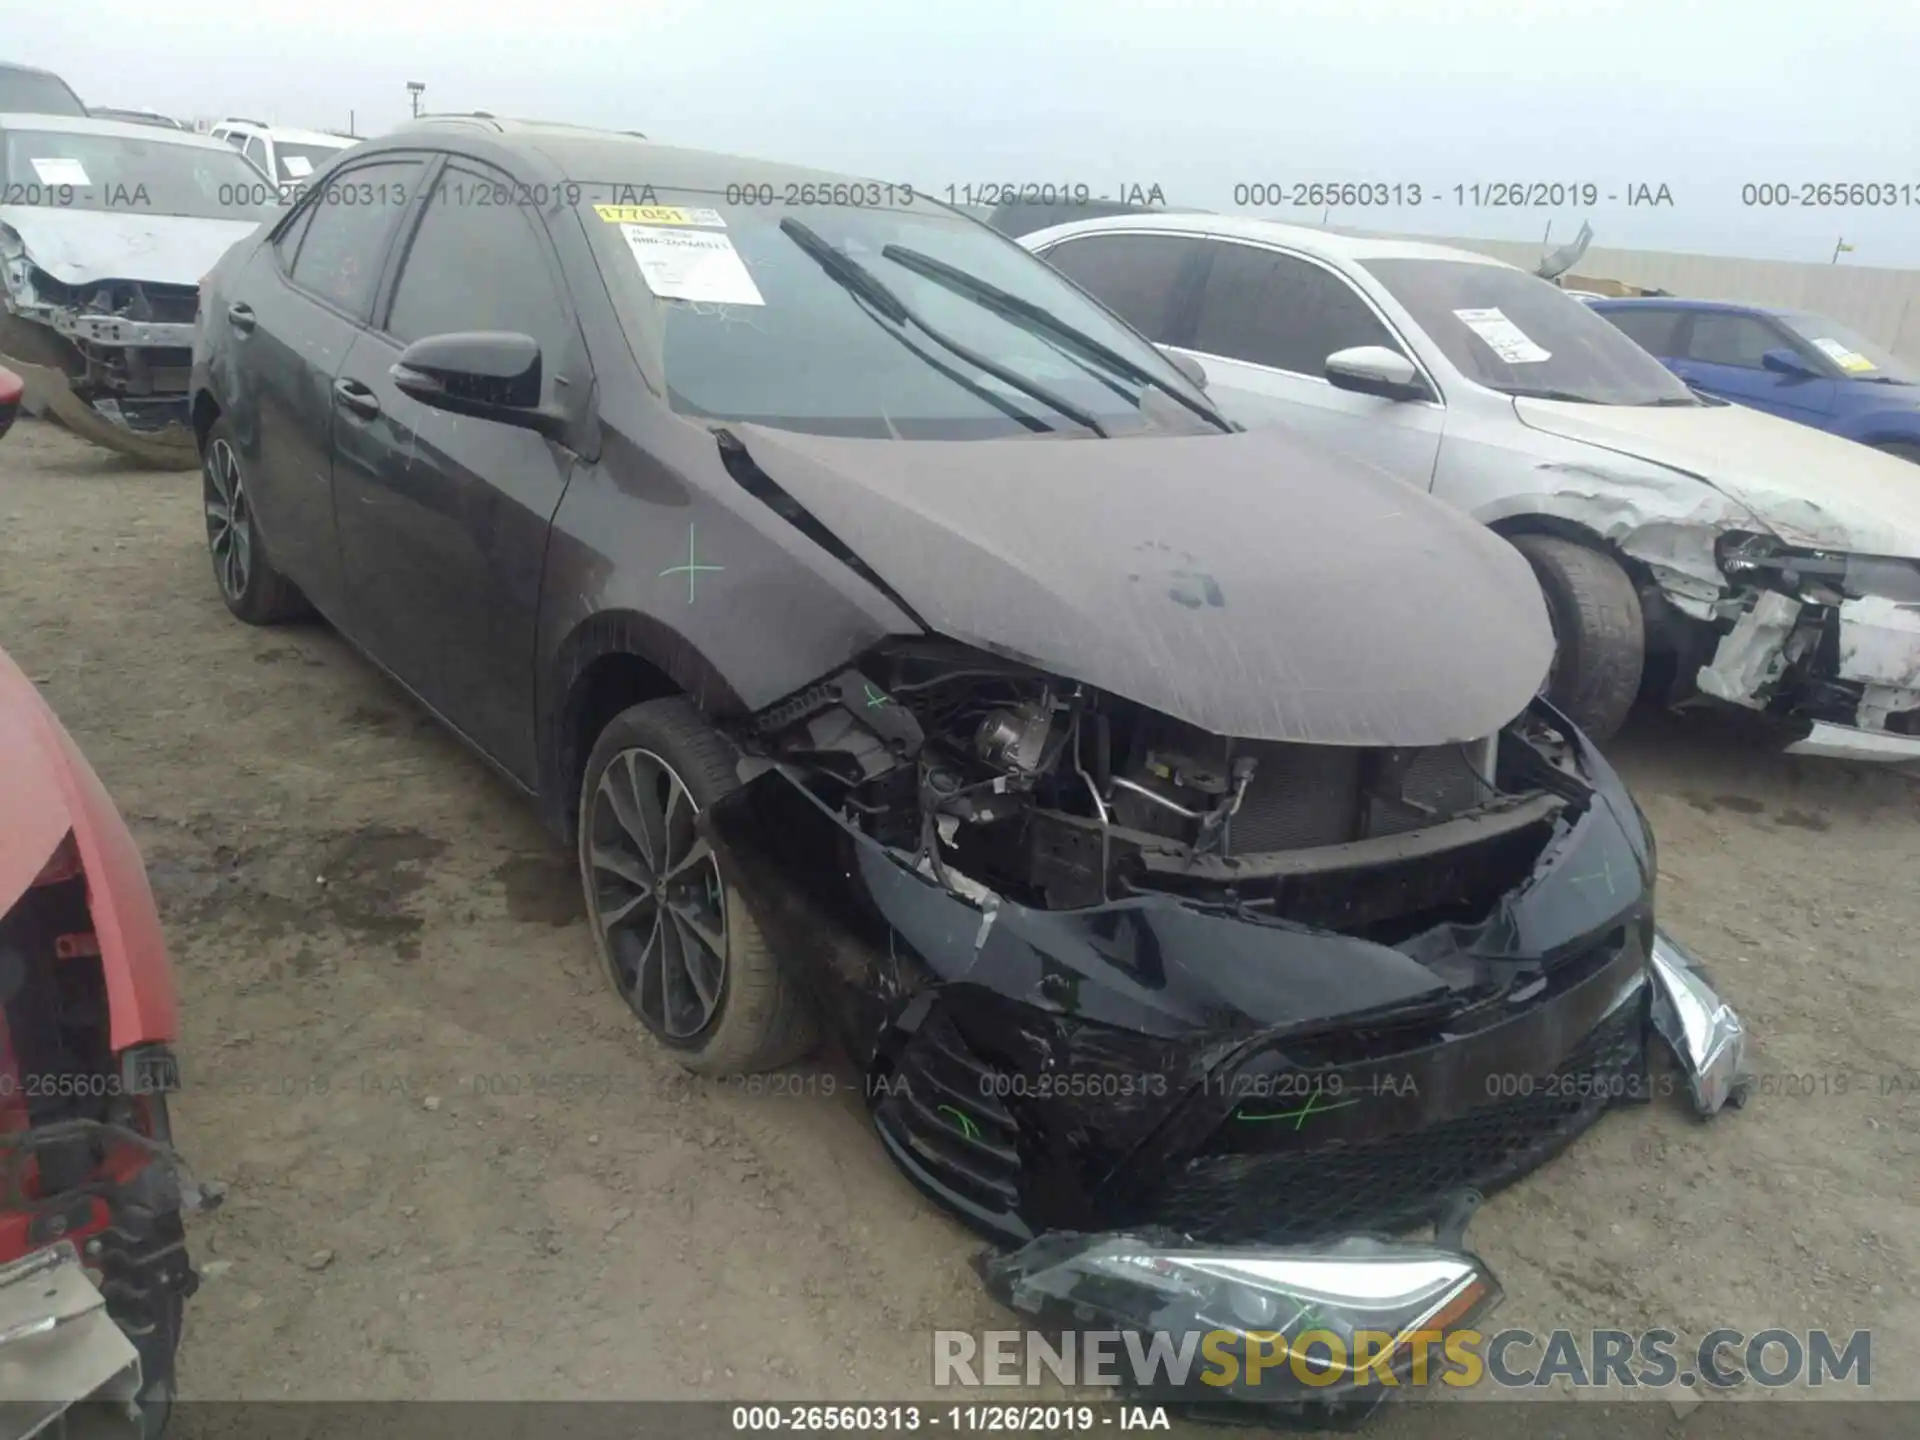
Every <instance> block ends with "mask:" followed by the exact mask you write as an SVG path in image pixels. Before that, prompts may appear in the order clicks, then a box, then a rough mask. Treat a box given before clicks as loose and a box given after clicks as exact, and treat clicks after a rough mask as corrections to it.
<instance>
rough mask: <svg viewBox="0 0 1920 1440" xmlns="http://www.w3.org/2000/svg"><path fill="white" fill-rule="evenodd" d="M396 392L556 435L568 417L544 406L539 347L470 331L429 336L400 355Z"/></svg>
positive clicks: (528, 340) (526, 339)
mask: <svg viewBox="0 0 1920 1440" xmlns="http://www.w3.org/2000/svg"><path fill="white" fill-rule="evenodd" d="M388 373H389V374H390V375H392V377H393V383H394V387H395V388H396V389H398V390H399V391H400V393H401V394H403V395H411V396H412V397H413V398H414V399H415V400H418V401H419V402H420V403H421V404H422V405H431V406H433V407H434V408H435V409H436V410H448V411H451V412H452V413H454V414H455V415H470V416H472V417H473V418H474V419H476V420H493V421H496V422H498V423H499V424H502V425H517V426H519V427H520V428H521V429H523V430H535V431H538V432H539V433H540V434H542V435H553V434H557V433H558V432H559V431H560V430H561V429H562V428H564V427H565V425H566V423H567V416H566V415H565V414H564V413H562V412H561V411H559V410H557V409H553V408H550V407H546V406H542V405H541V403H540V378H541V375H540V345H539V343H538V342H537V341H536V340H534V338H533V337H532V336H531V335H516V334H513V333H511V332H508V331H502V330H467V331H461V332H458V333H456V334H452V335H429V336H427V338H426V339H424V340H416V341H414V342H413V344H411V345H409V346H408V347H407V348H406V349H405V350H403V351H401V352H400V358H399V360H398V361H396V362H395V363H394V365H393V367H392V369H391V370H389V371H388Z"/></svg>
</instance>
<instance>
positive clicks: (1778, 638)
mask: <svg viewBox="0 0 1920 1440" xmlns="http://www.w3.org/2000/svg"><path fill="white" fill-rule="evenodd" d="M1515 409H1516V411H1517V412H1518V414H1519V417H1520V419H1521V422H1522V423H1523V424H1525V425H1526V426H1528V427H1529V428H1530V429H1532V430H1535V431H1537V432H1539V433H1540V439H1541V440H1542V441H1543V442H1546V443H1549V444H1552V443H1554V440H1553V438H1552V437H1557V438H1558V440H1559V441H1562V442H1575V443H1577V444H1578V445H1579V446H1580V447H1581V449H1582V450H1583V451H1584V452H1585V453H1584V454H1581V455H1579V456H1578V458H1577V459H1575V458H1574V457H1572V456H1569V457H1568V459H1567V460H1566V461H1564V462H1561V463H1555V464H1551V465H1548V466H1542V467H1541V469H1542V471H1543V472H1547V473H1550V474H1552V475H1553V476H1554V477H1555V478H1556V479H1557V481H1558V484H1559V489H1558V491H1557V493H1555V494H1554V495H1553V496H1552V497H1551V498H1548V497H1544V496H1543V497H1539V501H1538V503H1539V504H1541V505H1542V506H1543V507H1544V508H1547V509H1549V510H1550V512H1551V513H1553V514H1555V515H1556V516H1558V517H1562V518H1564V519H1566V520H1568V521H1571V522H1573V523H1576V524H1579V525H1581V526H1583V527H1584V528H1589V529H1591V530H1593V531H1595V532H1597V533H1598V534H1600V535H1602V536H1604V537H1605V538H1606V539H1607V540H1608V541H1610V542H1611V543H1612V544H1613V545H1614V546H1615V547H1616V548H1617V549H1618V551H1619V553H1620V554H1622V555H1623V556H1625V557H1626V558H1627V559H1629V560H1630V561H1635V562H1638V564H1639V566H1640V567H1641V573H1642V576H1643V584H1642V604H1643V608H1644V610H1645V612H1646V614H1647V621H1648V631H1649V639H1650V641H1652V640H1655V639H1658V640H1660V641H1661V642H1663V643H1662V645H1661V648H1662V649H1664V650H1666V651H1667V652H1668V653H1670V654H1671V655H1673V656H1674V658H1675V666H1674V670H1675V673H1674V676H1673V680H1674V682H1675V683H1674V694H1673V698H1674V699H1677V700H1682V701H1684V700H1685V699H1687V698H1689V692H1692V693H1693V694H1697V695H1698V696H1702V697H1705V698H1707V699H1710V700H1715V701H1720V702H1724V703H1726V704H1730V705H1737V706H1740V707H1742V708H1744V709H1748V710H1753V711H1757V712H1762V713H1765V714H1767V715H1770V716H1773V717H1775V718H1777V719H1780V720H1784V721H1791V722H1795V723H1796V724H1797V725H1799V726H1800V727H1802V728H1804V729H1805V732H1806V733H1805V734H1804V736H1803V738H1800V739H1798V740H1797V741H1796V742H1794V743H1793V744H1791V745H1790V746H1789V747H1788V748H1789V749H1790V750H1791V751H1793V752H1795V753H1802V754H1812V755H1825V756H1833V757H1839V758H1848V759H1861V760H1907V761H1911V760H1920V483H1916V477H1915V475H1914V473H1913V467H1912V465H1911V464H1909V463H1907V462H1905V461H1902V460H1899V459H1897V458H1895V457H1892V456H1888V455H1885V454H1882V453H1881V452H1879V451H1876V450H1873V449H1871V448H1869V447H1867V446H1865V445H1859V444H1856V443H1854V442H1853V441H1850V440H1843V439H1840V438H1838V437H1835V436H1831V435H1827V434H1824V433H1822V432H1820V431H1816V430H1811V429H1809V428H1807V427H1805V426H1801V425H1795V424H1792V423H1790V422H1788V421H1785V420H1779V419H1775V418H1774V417H1772V416H1769V415H1763V414H1761V413H1759V412H1757V411H1754V410H1750V409H1747V408H1745V407H1742V406H1733V405H1720V404H1704V405H1702V406H1700V407H1697V408H1673V409H1660V408H1643V407H1628V406H1591V405H1573V404H1568V403H1565V402H1558V401H1544V400H1535V399H1520V400H1517V401H1516V402H1515ZM1508 503H1509V504H1511V503H1512V502H1511V501H1509V502H1508ZM1503 508H1504V507H1503Z"/></svg>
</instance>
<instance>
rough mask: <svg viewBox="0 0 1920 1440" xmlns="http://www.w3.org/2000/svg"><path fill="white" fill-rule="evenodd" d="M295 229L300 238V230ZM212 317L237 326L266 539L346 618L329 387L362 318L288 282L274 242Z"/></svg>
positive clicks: (277, 556) (238, 427)
mask: <svg viewBox="0 0 1920 1440" xmlns="http://www.w3.org/2000/svg"><path fill="white" fill-rule="evenodd" d="M289 238H290V239H291V240H292V241H293V242H295V243H297V241H298V239H299V235H298V233H297V232H295V233H294V234H292V235H291V236H290V237H289ZM286 248H287V249H289V250H290V249H291V248H292V245H288V246H287V247H286ZM203 323H205V324H206V325H208V326H209V327H216V328H224V329H226V330H227V331H228V332H229V336H228V339H229V341H230V343H231V344H232V346H233V350H234V353H235V355H236V358H237V359H238V360H239V362H240V363H238V364H236V365H235V366H234V367H233V374H234V383H235V387H236V388H235V393H234V395H233V396H232V397H231V399H232V402H233V403H232V409H231V410H230V412H229V417H230V420H231V422H232V425H233V429H234V433H235V437H236V439H237V440H238V442H239V446H240V462H241V474H242V475H243V476H244V477H245V480H246V485H247V490H248V493H249V494H250V496H251V497H252V501H253V514H254V523H255V524H256V525H257V526H258V527H259V530H260V536H261V539H262V540H263V541H264V542H265V544H266V546H267V549H268V551H269V553H271V554H272V556H273V562H274V564H275V565H276V566H277V567H278V568H279V569H280V570H281V571H282V572H283V573H284V574H285V575H286V576H287V578H288V579H290V580H292V581H293V582H294V584H296V585H298V586H299V587H300V589H301V591H302V592H303V593H304V594H305V595H306V597H307V598H308V599H309V600H311V601H312V602H313V603H314V605H315V606H316V607H318V609H319V610H320V612H321V613H322V614H324V615H326V616H327V617H328V618H329V619H337V618H338V617H340V616H341V615H342V613H343V605H342V600H343V592H342V579H341V571H340V547H339V539H338V536H337V534H336V533H335V530H334V523H333V488H332V487H333V482H332V467H333V461H332V427H333V398H332V396H331V394H330V393H329V391H330V388H331V386H332V384H333V377H334V372H335V371H336V370H338V369H339V367H340V363H341V362H342V361H343V360H344V359H346V355H347V349H348V347H349V346H351V345H352V343H353V336H354V326H353V324H352V322H351V321H349V320H347V319H346V318H345V317H343V316H342V315H340V314H339V312H337V311H335V310H333V309H331V308H330V307H328V306H326V305H322V304H320V303H319V302H318V301H316V300H314V299H313V298H312V297H311V296H310V295H307V294H305V293H304V292H302V291H300V290H297V289H295V288H294V287H293V286H292V285H290V284H289V283H288V281H287V275H286V271H285V268H284V258H283V255H282V253H281V252H280V251H279V250H278V249H277V248H276V246H274V245H261V246H260V247H258V248H257V249H256V250H255V251H254V252H253V257H252V259H251V260H249V261H248V262H247V267H246V269H245V270H243V271H242V272H241V273H240V275H239V276H238V277H237V278H236V280H235V281H234V284H233V285H232V287H231V289H230V291H229V293H228V295H227V301H226V303H225V304H224V305H223V306H222V307H221V308H219V309H216V310H215V311H214V313H212V314H210V315H208V316H207V317H206V318H205V321H204V322H203ZM249 324H250V325H251V328H250V329H249V328H247V327H248V326H249Z"/></svg>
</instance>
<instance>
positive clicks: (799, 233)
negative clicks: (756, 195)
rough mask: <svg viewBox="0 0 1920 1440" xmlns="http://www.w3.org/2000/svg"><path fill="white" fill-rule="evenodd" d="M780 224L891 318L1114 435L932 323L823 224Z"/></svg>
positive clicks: (1076, 418)
mask: <svg viewBox="0 0 1920 1440" xmlns="http://www.w3.org/2000/svg"><path fill="white" fill-rule="evenodd" d="M780 229H781V232H782V233H783V234H785V235H786V237H787V238H788V239H789V240H791V241H793V243H794V244H796V245H798V246H799V247H800V248H801V249H802V250H804V251H806V252H807V254H808V255H810V256H811V257H812V258H813V259H814V260H815V261H816V262H817V263H818V264H819V266H820V268H821V269H822V270H824V271H826V272H827V274H829V275H831V276H832V277H833V278H834V279H835V280H837V281H839V282H840V283H841V284H842V285H844V286H845V287H846V288H847V289H848V290H850V291H851V292H852V293H854V294H855V295H858V296H859V297H860V298H862V299H863V300H865V301H866V302H867V303H868V304H870V305H872V306H873V308H874V309H876V310H878V311H879V312H880V313H881V314H882V315H884V316H886V317H887V319H889V320H891V321H893V323H894V324H896V325H900V326H906V325H912V326H914V327H916V328H917V329H919V330H920V331H922V332H923V333H925V334H926V335H927V336H929V337H930V338H931V339H933V340H934V341H935V342H936V343H937V344H939V345H941V346H943V347H944V348H946V349H948V350H950V351H952V352H953V353H954V354H955V355H958V356H959V357H960V358H961V359H962V360H964V361H966V362H967V363H968V364H969V365H972V366H973V367H974V368H975V369H978V370H982V371H985V372H986V373H987V374H989V375H991V376H993V378H994V379H996V380H998V381H999V382H1000V383H1001V384H1003V385H1010V386H1012V387H1013V388H1014V389H1015V390H1018V391H1019V392H1020V393H1021V394H1022V395H1027V396H1030V397H1031V398H1033V399H1035V400H1038V401H1039V402H1040V403H1041V404H1043V405H1048V406H1051V407H1052V408H1053V409H1055V410H1057V411H1059V412H1060V413H1061V414H1062V415H1064V416H1066V417H1067V418H1068V419H1069V420H1071V421H1073V423H1074V424H1076V425H1083V426H1085V427H1086V428H1087V429H1089V430H1091V431H1092V432H1093V433H1094V434H1096V435H1098V436H1099V437H1100V438H1101V439H1102V440H1105V439H1107V438H1108V436H1107V432H1106V428H1105V427H1104V426H1102V425H1101V423H1100V421H1099V419H1098V417H1097V416H1095V415H1094V413H1093V412H1092V411H1091V410H1085V409H1082V408H1081V407H1080V406H1078V405H1076V404H1074V402H1073V401H1071V400H1069V399H1067V398H1066V396H1064V395H1059V394H1056V393H1055V392H1054V391H1053V390H1051V389H1049V388H1048V387H1047V386H1045V385H1042V384H1040V383H1039V382H1038V381H1035V380H1029V379H1028V378H1027V377H1026V376H1024V375H1022V374H1020V372H1019V371H1017V370H1010V369H1008V368H1007V367H1006V366H1005V365H1002V364H1001V363H1000V362H999V361H997V360H989V359H988V358H987V357H986V356H984V355H982V354H981V353H980V352H979V351H977V350H975V349H974V348H973V347H972V346H970V345H966V344H963V343H962V342H961V341H958V340H955V339H954V338H953V337H952V336H951V335H948V334H946V333H945V332H944V331H942V330H939V329H937V328H935V327H934V326H932V325H929V324H928V323H927V322H926V321H925V320H923V319H921V318H920V317H919V316H918V315H916V314H915V313H914V312H913V311H912V310H911V309H910V308H909V307H908V306H907V304H906V302H905V301H903V300H902V299H901V298H900V297H899V296H898V295H896V294H894V293H893V291H892V290H891V289H889V288H888V287H887V282H886V281H884V280H882V279H880V277H879V276H877V275H875V274H874V273H873V272H872V271H871V270H869V269H867V267H866V266H864V265H862V264H861V263H860V262H859V261H858V260H855V259H854V258H853V257H852V256H851V255H849V254H847V253H846V252H845V251H844V250H841V249H839V248H838V247H837V246H835V245H833V244H832V243H831V242H830V241H828V240H826V239H824V238H822V237H821V235H820V233H819V232H818V231H817V230H814V229H813V228H812V227H811V226H808V225H805V224H802V223H801V222H800V221H798V220H795V219H794V218H793V217H792V216H788V217H787V218H786V219H785V220H782V221H781V222H780Z"/></svg>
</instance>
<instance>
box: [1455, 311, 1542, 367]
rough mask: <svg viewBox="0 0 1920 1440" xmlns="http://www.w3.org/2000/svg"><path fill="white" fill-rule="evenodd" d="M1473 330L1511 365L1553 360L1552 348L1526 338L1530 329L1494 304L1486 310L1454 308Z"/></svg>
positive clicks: (1462, 322) (1463, 322)
mask: <svg viewBox="0 0 1920 1440" xmlns="http://www.w3.org/2000/svg"><path fill="white" fill-rule="evenodd" d="M1453 313H1454V314H1455V315H1457V316H1458V317H1459V318H1460V323H1461V324H1462V325H1465V326H1466V327H1467V328H1468V329H1469V330H1471V331H1473V333H1474V334H1476V335H1478V336H1479V337H1480V338H1481V339H1482V340H1484V341H1486V342H1487V346H1488V348H1489V349H1491V350H1492V351H1493V353H1494V354H1496V355H1498V356H1499V357H1500V358H1501V359H1502V360H1504V361H1506V362H1507V364H1509V365H1538V364H1539V363H1540V362H1541V361H1542V360H1551V359H1552V358H1553V352H1552V351H1551V350H1542V349H1541V348H1540V347H1539V346H1538V345H1536V344H1534V343H1533V341H1532V340H1530V339H1528V338H1527V332H1526V331H1524V330H1522V329H1521V328H1520V327H1519V326H1518V325H1516V324H1514V323H1513V322H1512V321H1511V320H1509V319H1507V317H1506V316H1504V315H1502V314H1501V313H1500V311H1499V310H1498V309H1496V308H1493V307H1488V308H1487V309H1485V310H1456V311H1454V312H1453Z"/></svg>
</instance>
